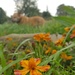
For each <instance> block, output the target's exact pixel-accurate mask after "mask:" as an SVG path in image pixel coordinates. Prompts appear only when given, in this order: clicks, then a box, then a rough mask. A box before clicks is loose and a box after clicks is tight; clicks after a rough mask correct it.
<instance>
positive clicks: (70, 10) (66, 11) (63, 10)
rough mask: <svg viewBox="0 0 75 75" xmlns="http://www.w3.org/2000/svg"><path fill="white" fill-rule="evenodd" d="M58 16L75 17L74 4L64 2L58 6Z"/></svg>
mask: <svg viewBox="0 0 75 75" xmlns="http://www.w3.org/2000/svg"><path fill="white" fill-rule="evenodd" d="M56 14H57V15H58V16H71V17H75V8H74V7H72V6H66V5H64V4H61V5H59V6H58V8H57V13H56Z"/></svg>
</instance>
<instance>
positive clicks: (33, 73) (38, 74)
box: [30, 70, 42, 75]
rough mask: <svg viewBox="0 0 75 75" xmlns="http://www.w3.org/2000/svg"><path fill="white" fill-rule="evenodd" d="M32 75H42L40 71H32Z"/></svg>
mask: <svg viewBox="0 0 75 75" xmlns="http://www.w3.org/2000/svg"><path fill="white" fill-rule="evenodd" d="M30 75H42V73H40V72H39V71H38V70H31V71H30Z"/></svg>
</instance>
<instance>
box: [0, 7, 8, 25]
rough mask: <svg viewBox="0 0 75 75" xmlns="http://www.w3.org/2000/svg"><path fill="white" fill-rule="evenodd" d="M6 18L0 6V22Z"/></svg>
mask: <svg viewBox="0 0 75 75" xmlns="http://www.w3.org/2000/svg"><path fill="white" fill-rule="evenodd" d="M6 20H7V16H6V13H5V11H4V10H3V9H2V8H0V24H2V23H4V22H5V21H6Z"/></svg>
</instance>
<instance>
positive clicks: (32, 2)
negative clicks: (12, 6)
mask: <svg viewBox="0 0 75 75" xmlns="http://www.w3.org/2000/svg"><path fill="white" fill-rule="evenodd" d="M14 1H15V3H16V7H17V11H18V12H19V13H24V14H25V15H26V16H34V15H39V9H38V8H37V4H36V0H14Z"/></svg>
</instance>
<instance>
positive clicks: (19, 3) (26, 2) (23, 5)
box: [0, 0, 75, 24]
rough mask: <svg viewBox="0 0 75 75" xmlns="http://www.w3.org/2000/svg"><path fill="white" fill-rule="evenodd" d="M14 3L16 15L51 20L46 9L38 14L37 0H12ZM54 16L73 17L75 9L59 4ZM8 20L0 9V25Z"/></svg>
mask: <svg viewBox="0 0 75 75" xmlns="http://www.w3.org/2000/svg"><path fill="white" fill-rule="evenodd" d="M14 2H15V5H16V11H17V12H18V13H21V14H24V15H26V16H28V17H31V16H37V15H39V16H42V17H43V18H45V19H46V20H48V19H51V18H52V15H51V13H50V12H49V10H48V7H47V8H46V11H43V12H40V10H39V9H38V7H37V0H14ZM56 15H57V16H69V17H75V8H74V7H73V6H66V5H64V4H61V5H59V6H58V8H57V12H56ZM8 19H9V17H8V16H7V15H6V12H5V11H4V10H3V9H2V8H0V24H2V23H4V22H5V21H7V20H8Z"/></svg>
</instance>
